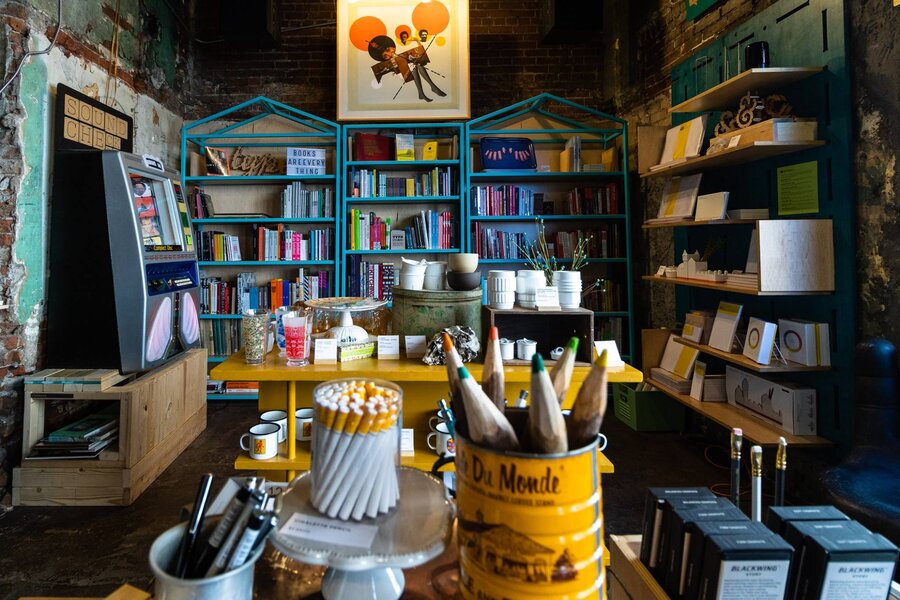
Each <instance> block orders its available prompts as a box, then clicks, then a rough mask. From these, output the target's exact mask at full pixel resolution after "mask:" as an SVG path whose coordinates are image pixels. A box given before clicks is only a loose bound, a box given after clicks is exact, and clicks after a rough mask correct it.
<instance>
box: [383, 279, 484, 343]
mask: <svg viewBox="0 0 900 600" xmlns="http://www.w3.org/2000/svg"><path fill="white" fill-rule="evenodd" d="M393 310H394V329H393V330H394V333H395V334H398V335H400V336H404V335H424V336H425V337H426V338H427V339H431V336H433V335H434V334H435V333H437V332H439V331H440V330H441V329H444V328H445V327H452V326H454V325H464V326H466V327H471V328H472V330H473V331H475V333H476V335H477V334H480V333H481V289H480V288H479V289H477V290H470V291H465V292H460V291H452V290H449V291H447V290H404V289H400V288H397V287H395V288H394V300H393ZM401 339H402V337H401Z"/></svg>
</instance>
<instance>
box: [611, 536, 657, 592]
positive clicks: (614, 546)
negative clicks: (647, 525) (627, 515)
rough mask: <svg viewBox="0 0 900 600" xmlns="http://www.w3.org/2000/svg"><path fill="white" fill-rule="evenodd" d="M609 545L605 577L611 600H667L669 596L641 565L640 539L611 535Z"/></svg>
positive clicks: (638, 537) (637, 537)
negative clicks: (607, 580) (608, 561)
mask: <svg viewBox="0 0 900 600" xmlns="http://www.w3.org/2000/svg"><path fill="white" fill-rule="evenodd" d="M609 541H610V542H611V546H610V550H611V552H610V564H609V572H608V573H607V575H608V576H609V591H610V592H611V594H610V596H611V597H612V598H613V600H619V599H620V598H625V599H627V598H635V599H639V600H669V595H668V594H666V592H665V590H663V588H662V586H661V585H659V582H658V581H656V579H655V578H654V577H653V575H652V574H651V573H650V571H649V570H648V569H647V567H646V566H645V565H644V563H642V562H641V559H640V555H641V536H639V535H611V536H609Z"/></svg>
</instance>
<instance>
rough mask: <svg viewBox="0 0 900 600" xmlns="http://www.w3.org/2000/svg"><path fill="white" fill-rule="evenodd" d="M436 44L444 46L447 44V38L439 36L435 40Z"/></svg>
mask: <svg viewBox="0 0 900 600" xmlns="http://www.w3.org/2000/svg"><path fill="white" fill-rule="evenodd" d="M434 43H435V44H437V45H438V46H443V45H444V44H446V43H447V38H445V37H444V36H442V35H439V36H438V37H437V39H436V40H434Z"/></svg>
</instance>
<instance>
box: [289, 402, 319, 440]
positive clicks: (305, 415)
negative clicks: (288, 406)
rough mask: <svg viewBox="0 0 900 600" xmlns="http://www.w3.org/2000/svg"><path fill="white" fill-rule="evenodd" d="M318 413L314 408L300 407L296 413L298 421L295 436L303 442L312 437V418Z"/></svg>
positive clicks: (296, 421) (295, 417) (296, 420)
mask: <svg viewBox="0 0 900 600" xmlns="http://www.w3.org/2000/svg"><path fill="white" fill-rule="evenodd" d="M315 414H316V411H315V409H312V408H298V409H297V411H296V412H295V413H294V419H295V423H296V432H295V434H294V435H295V436H296V438H297V439H298V440H300V441H301V442H308V441H310V440H311V439H312V420H313V415H315Z"/></svg>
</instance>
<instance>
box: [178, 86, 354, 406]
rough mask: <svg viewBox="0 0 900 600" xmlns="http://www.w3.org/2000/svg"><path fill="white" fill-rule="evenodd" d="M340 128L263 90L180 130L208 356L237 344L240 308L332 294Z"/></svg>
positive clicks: (214, 358)
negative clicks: (264, 92)
mask: <svg viewBox="0 0 900 600" xmlns="http://www.w3.org/2000/svg"><path fill="white" fill-rule="evenodd" d="M339 132H340V126H338V125H337V124H336V123H333V122H331V121H328V120H326V119H322V118H320V117H317V116H315V115H312V114H309V113H306V112H304V111H302V110H299V109H296V108H293V107H291V106H288V105H285V104H282V103H280V102H276V101H274V100H271V99H269V98H265V97H262V96H260V97H257V98H254V99H252V100H248V101H247V102H243V103H241V104H238V105H236V106H233V107H231V108H228V109H226V110H223V111H221V112H219V113H216V114H213V115H210V116H208V117H205V118H203V119H200V120H198V121H194V122H192V123H189V124H187V125H185V127H184V128H183V130H182V141H181V147H182V161H181V172H182V184H183V186H184V188H185V190H186V192H187V196H188V197H187V202H188V204H189V205H190V212H191V214H192V216H193V223H192V224H193V227H194V229H195V237H196V239H197V247H198V258H199V261H198V266H199V268H200V284H201V306H200V311H201V315H200V317H201V335H202V338H203V340H204V345H206V346H207V348H208V349H209V355H210V357H209V362H210V363H211V364H214V363H216V362H220V361H221V360H224V358H226V357H227V356H228V355H230V354H231V353H233V352H235V351H237V350H238V349H240V345H241V338H240V327H241V320H240V313H241V311H242V310H244V309H246V308H264V309H267V310H270V311H274V310H275V309H276V308H278V307H279V306H282V305H286V304H287V305H289V304H293V303H294V302H296V301H299V300H303V299H309V298H314V297H320V296H333V295H334V294H335V293H336V292H337V290H338V288H339V275H340V263H339V260H338V257H339V253H338V245H337V244H338V237H339V232H338V222H339V221H338V212H337V205H338V196H339V192H340V182H341V175H340V170H339V169H338V168H337V166H338V162H339V156H340V149H341V144H342V139H341V136H340V133H339ZM213 396H214V395H211V396H210V398H213ZM225 396H227V397H226V398H223V399H235V398H234V397H233V396H234V395H233V394H231V395H225ZM217 399H218V398H217Z"/></svg>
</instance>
